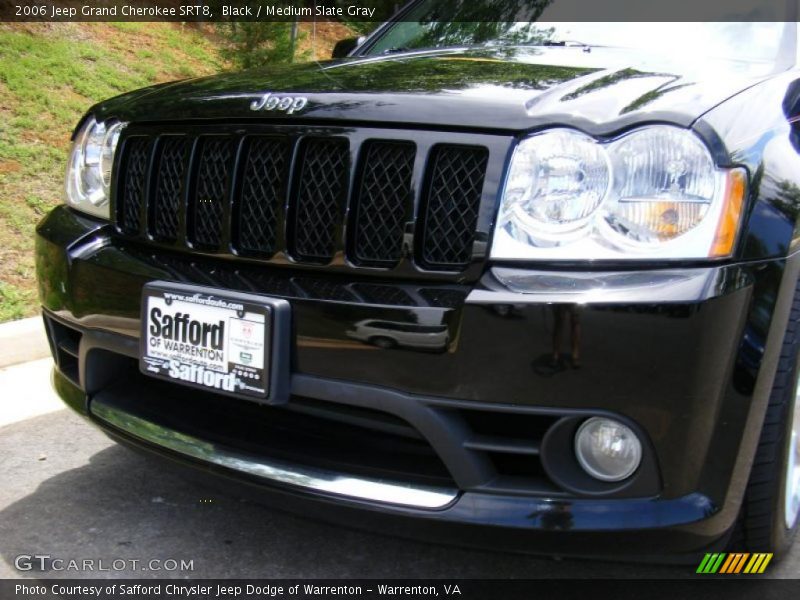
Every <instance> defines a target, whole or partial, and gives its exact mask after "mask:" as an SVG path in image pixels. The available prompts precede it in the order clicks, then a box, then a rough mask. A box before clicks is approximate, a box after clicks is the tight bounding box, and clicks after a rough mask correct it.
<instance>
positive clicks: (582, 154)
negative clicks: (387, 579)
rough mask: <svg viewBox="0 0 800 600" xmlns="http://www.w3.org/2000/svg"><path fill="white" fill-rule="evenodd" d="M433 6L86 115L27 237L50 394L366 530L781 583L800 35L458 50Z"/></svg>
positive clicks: (701, 31) (572, 32)
mask: <svg viewBox="0 0 800 600" xmlns="http://www.w3.org/2000/svg"><path fill="white" fill-rule="evenodd" d="M435 4H436V3H433V2H421V3H412V5H411V6H410V7H409V8H408V9H407V10H406V12H405V13H403V14H402V15H401V17H400V18H401V19H402V20H397V21H393V22H389V23H386V24H384V25H383V26H381V27H380V28H379V29H378V30H377V31H376V32H375V33H374V34H373V35H371V36H370V37H368V38H367V39H366V40H362V41H361V42H360V44H358V45H357V46H356V47H355V48H353V45H352V44H350V48H349V50H350V51H349V55H347V56H344V57H340V58H338V59H335V60H333V61H331V62H326V63H322V64H320V63H315V62H312V63H308V64H301V65H289V66H275V67H272V68H264V69H262V70H254V71H250V72H244V73H239V74H224V75H220V76H215V77H209V78H203V79H195V80H190V81H185V82H180V83H171V84H165V85H157V86H154V87H151V88H147V89H143V90H139V91H135V92H132V93H128V94H125V95H122V96H120V97H117V98H114V99H111V100H108V101H105V102H102V103H100V104H98V105H96V106H94V107H93V108H92V109H91V110H90V111H89V112H88V113H87V115H86V117H85V118H84V119H83V121H82V122H81V123H80V124H79V125H78V127H77V129H76V131H75V134H74V142H75V143H74V149H73V151H72V154H71V158H70V163H69V167H68V174H67V183H66V199H67V201H66V204H65V205H64V206H61V207H59V208H56V209H55V210H53V211H52V212H51V213H50V214H49V215H48V216H47V217H46V218H45V219H44V220H43V221H42V223H41V224H40V225H39V227H38V232H37V249H36V253H37V265H38V277H39V282H40V294H41V302H42V305H43V308H44V320H45V323H46V327H47V332H48V335H49V339H50V341H51V345H52V351H53V355H54V357H55V362H56V367H55V370H54V384H55V387H56V389H57V390H58V392H59V394H60V395H61V397H62V398H63V399H64V401H65V402H66V403H67V404H68V405H69V406H71V407H72V408H74V409H75V410H76V411H78V412H80V413H82V414H84V415H85V416H86V417H88V419H89V420H91V421H92V422H93V423H94V424H96V425H97V426H98V427H100V428H102V429H103V430H104V431H105V432H107V433H108V434H109V435H110V436H112V437H113V438H115V439H117V440H119V441H120V442H123V443H126V444H129V445H131V446H134V447H137V448H139V449H142V450H144V451H150V452H152V453H155V454H158V455H161V456H163V457H166V458H168V459H171V460H172V461H173V462H177V463H185V464H186V465H190V466H192V467H195V468H196V470H199V471H201V472H202V471H205V472H212V473H214V474H216V475H217V476H219V477H221V478H222V479H223V480H225V481H227V482H228V483H227V485H236V486H237V488H241V489H242V490H250V491H256V492H257V493H259V494H261V495H262V496H263V497H264V498H265V499H267V500H269V501H271V502H273V503H274V504H275V505H278V506H284V507H288V508H291V509H293V510H299V511H303V512H305V514H310V515H315V516H316V515H325V516H326V517H327V518H332V519H336V520H338V521H343V522H344V521H346V522H350V523H356V524H358V525H359V526H363V527H378V526H380V527H381V529H382V530H384V531H396V532H402V533H405V532H407V531H411V527H412V526H413V525H421V527H419V528H418V529H419V531H418V532H417V534H416V535H423V536H426V537H428V538H431V539H448V540H452V541H456V542H458V541H459V540H460V541H463V542H464V543H492V544H497V545H501V546H503V547H506V548H516V549H523V550H529V551H535V552H545V553H565V554H570V553H572V554H608V553H610V554H615V555H628V556H632V555H638V556H642V555H647V554H659V555H661V554H669V553H671V554H677V555H684V556H685V557H688V556H689V555H693V554H694V553H696V552H700V551H707V550H710V549H719V548H724V547H725V546H726V545H730V546H731V547H734V548H735V549H738V550H746V549H769V550H773V551H776V552H779V551H780V550H781V549H785V547H786V546H787V545H788V543H789V540H790V538H791V534H792V533H793V531H794V529H795V528H796V520H797V512H798V502H799V498H798V464H800V463H798V462H796V454H797V440H796V435H797V424H798V419H797V417H793V415H794V414H795V391H796V388H797V385H796V381H797V372H798V369H797V362H798V344H800V331H799V330H798V316H799V315H800V293H799V290H800V288H799V287H798V273H799V272H800V255H799V254H798V235H799V234H798V231H800V229H798V208H799V207H800V187H798V183H800V155H799V154H798V152H799V151H800V135H799V134H800V130H799V129H798V123H797V121H798V115H799V114H800V71H798V69H797V64H798V63H797V43H796V40H797V32H796V29H797V28H796V24H795V23H744V24H735V23H734V24H732V23H726V24H721V25H720V24H716V25H715V24H704V23H694V24H692V23H684V24H680V25H666V24H654V25H648V24H637V25H633V24H620V25H616V24H613V23H612V24H602V25H600V24H592V23H572V24H570V23H555V24H551V25H547V26H544V25H541V26H540V25H538V24H537V23H493V24H486V23H481V24H479V25H480V27H476V25H475V23H446V24H443V23H440V22H437V21H436V19H430V18H428V17H429V16H430V15H429V14H428V13H430V11H434V10H435ZM489 25H491V27H489ZM487 31H489V32H490V34H489V35H488V36H487ZM677 38H680V39H681V44H680V45H679V46H680V47H677V45H676V44H675V43H674V40H675V39H677ZM572 40H579V42H574V41H572ZM347 46H348V43H347V42H345V43H342V44H341V45H340V46H339V47H338V48H337V51H336V54H339V55H341V54H343V53H345V50H348V48H347ZM191 470H192V469H189V471H191ZM378 521H380V523H378ZM492 537H494V538H495V539H491V538H492Z"/></svg>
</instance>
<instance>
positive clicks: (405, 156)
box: [350, 141, 416, 267]
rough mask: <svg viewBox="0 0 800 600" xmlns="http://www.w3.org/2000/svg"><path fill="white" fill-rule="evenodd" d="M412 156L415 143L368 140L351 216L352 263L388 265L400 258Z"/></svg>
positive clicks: (408, 198)
mask: <svg viewBox="0 0 800 600" xmlns="http://www.w3.org/2000/svg"><path fill="white" fill-rule="evenodd" d="M415 156H416V147H415V146H414V144H412V143H410V142H393V141H386V142H384V141H371V142H367V144H366V147H365V150H364V151H363V153H362V159H361V166H360V181H359V184H358V197H357V198H356V201H355V202H354V204H353V211H352V215H351V220H350V227H351V231H352V234H351V240H352V245H351V248H352V251H351V252H350V255H351V259H352V260H353V262H354V263H355V264H357V265H362V266H376V267H391V266H393V265H394V264H396V263H397V262H398V261H399V260H400V256H401V253H402V250H403V232H404V226H405V223H406V221H407V218H408V215H409V214H410V212H411V211H410V208H411V203H412V201H413V199H412V179H411V177H412V174H413V171H414V157H415Z"/></svg>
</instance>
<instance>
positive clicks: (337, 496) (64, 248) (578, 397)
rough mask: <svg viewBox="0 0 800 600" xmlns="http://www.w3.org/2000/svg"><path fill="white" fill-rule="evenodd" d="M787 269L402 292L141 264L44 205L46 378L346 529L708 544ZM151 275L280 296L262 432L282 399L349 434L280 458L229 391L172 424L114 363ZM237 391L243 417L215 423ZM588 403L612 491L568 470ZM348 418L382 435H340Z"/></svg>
mask: <svg viewBox="0 0 800 600" xmlns="http://www.w3.org/2000/svg"><path fill="white" fill-rule="evenodd" d="M794 262H795V261H794V260H793V259H789V260H776V261H771V262H768V263H758V264H742V265H728V266H725V267H720V268H715V269H690V268H687V269H685V270H684V271H683V274H681V273H680V272H675V271H654V272H650V273H649V275H648V273H642V272H634V273H627V274H620V273H617V274H602V273H599V274H598V273H595V274H587V273H584V274H576V273H570V274H563V273H561V274H560V273H549V274H543V273H538V274H532V273H531V272H526V271H520V270H515V269H495V270H494V271H492V272H489V273H487V274H486V276H485V277H484V278H483V279H482V280H481V281H480V282H477V283H475V284H470V285H468V284H447V285H438V284H431V283H426V284H422V285H413V284H409V283H401V282H398V281H381V280H379V279H378V280H377V281H373V280H371V279H366V278H365V279H364V280H361V281H342V280H341V279H332V278H326V277H325V276H324V274H319V273H317V272H289V271H288V270H286V269H283V270H281V269H274V270H271V271H270V272H269V273H264V271H265V270H266V269H264V268H259V267H258V266H255V265H244V264H239V263H236V264H235V265H231V264H227V263H225V261H219V260H216V259H214V258H213V257H196V256H193V257H188V256H181V255H178V254H174V255H163V254H153V252H152V251H148V250H147V249H145V248H142V247H137V246H135V245H130V244H129V243H123V242H120V241H118V240H116V239H115V238H114V237H113V235H112V234H111V233H110V232H109V231H108V230H107V228H105V227H103V226H101V225H99V224H98V223H96V222H94V221H92V220H90V219H86V218H84V217H82V216H80V215H77V214H75V213H73V212H71V211H69V210H68V209H64V208H61V209H56V210H55V211H54V212H53V213H51V215H49V216H48V217H47V218H46V219H45V220H44V221H43V222H42V224H41V225H40V227H39V229H38V237H37V269H38V274H39V283H40V295H41V298H42V303H43V306H44V309H45V315H46V321H47V323H48V327H49V330H50V334H51V335H50V337H51V341H52V343H53V352H54V355H55V356H56V359H57V368H56V370H55V374H54V377H55V383H56V387H57V389H58V391H59V393H60V394H61V396H62V397H63V398H64V399H65V400H66V401H67V402H68V404H70V405H71V406H72V407H73V408H75V409H76V410H78V411H79V412H81V413H83V414H86V415H87V416H89V417H90V418H91V419H92V420H93V421H94V422H95V423H97V424H98V425H99V426H100V427H102V428H103V429H104V430H106V431H107V432H109V433H110V434H111V435H113V436H114V437H116V438H118V439H120V440H121V441H124V442H127V443H129V444H132V445H135V446H137V447H140V448H142V449H145V450H149V451H155V452H158V453H159V454H162V455H165V456H169V457H171V458H173V459H175V460H177V461H179V462H185V463H188V464H192V465H194V466H196V467H199V468H200V469H201V470H202V471H214V472H218V473H222V474H224V475H226V476H228V477H234V478H235V479H236V480H237V481H241V482H245V483H246V485H248V486H255V487H257V488H258V489H259V490H260V491H263V492H271V494H270V496H271V497H272V498H273V500H276V501H277V502H278V504H282V505H286V506H288V507H293V508H299V507H301V506H306V505H307V504H308V505H309V508H308V510H312V511H314V512H313V514H317V510H318V508H319V507H321V506H324V507H325V508H326V509H327V510H326V511H325V512H326V513H330V514H336V515H338V518H347V517H352V520H353V521H355V522H356V523H359V524H361V525H366V526H372V517H373V516H375V515H382V516H387V517H393V519H390V520H392V521H393V522H394V525H391V526H390V528H392V527H393V528H394V529H395V530H396V531H399V532H408V531H409V529H408V522H409V520H410V521H411V522H413V523H417V524H422V525H423V530H424V531H423V532H424V534H426V535H428V536H432V537H438V536H439V535H440V534H441V535H444V534H445V531H444V530H445V529H446V530H448V531H447V534H448V537H449V538H451V539H452V538H453V537H454V535H453V534H452V532H451V531H450V529H451V528H452V526H454V525H459V526H463V527H459V528H458V529H459V531H462V533H456V534H455V538H456V539H459V540H461V541H465V542H468V541H469V540H475V532H474V531H472V530H474V529H475V528H480V529H481V532H482V533H481V539H482V540H485V539H487V538H486V537H485V536H486V531H491V532H493V533H496V534H497V535H496V536H495V537H496V538H497V540H498V543H499V545H501V546H504V547H512V548H516V549H525V550H531V551H540V552H548V553H559V554H562V553H569V554H606V553H610V554H617V555H619V554H642V553H646V554H658V555H660V554H665V553H692V552H699V551H702V550H705V549H707V548H709V547H713V546H714V545H715V544H719V543H721V541H722V540H724V538H725V536H726V534H727V532H728V531H729V530H730V528H731V526H732V524H733V522H734V520H735V517H736V515H737V513H738V508H739V504H740V502H741V497H742V493H743V490H744V486H745V485H746V482H747V476H748V473H749V467H750V463H751V461H752V456H753V452H754V449H755V444H756V442H757V439H758V434H759V432H760V426H761V420H762V419H763V413H764V409H765V406H766V404H765V403H766V398H767V395H768V392H769V389H770V385H771V379H772V373H774V366H775V361H776V360H777V349H778V348H779V346H780V341H781V340H782V331H783V328H784V326H785V322H786V318H787V314H788V313H787V312H786V309H785V306H784V305H785V304H786V302H785V296H786V294H785V292H784V289H783V287H784V286H783V285H782V284H783V282H784V281H786V280H789V279H791V277H789V276H787V273H789V274H790V275H791V273H793V272H795V271H796V269H795V267H794ZM153 280H167V281H181V282H183V283H191V284H197V285H204V286H215V287H220V288H226V289H236V290H238V291H250V292H258V293H262V294H264V295H274V296H279V297H284V298H287V299H288V300H289V301H290V302H291V304H292V309H293V315H294V318H293V328H294V334H295V335H294V343H293V349H292V378H291V393H292V400H290V402H289V405H288V406H287V407H284V408H274V407H269V408H268V407H258V408H259V409H260V410H263V411H279V412H273V413H270V417H269V419H270V423H272V424H280V425H281V427H285V428H291V427H295V426H297V420H296V419H294V420H292V419H289V421H291V423H288V421H287V423H283V421H282V419H284V417H285V416H286V415H287V414H288V413H293V414H296V413H297V412H299V413H301V414H305V415H311V416H308V417H307V418H306V421H308V420H310V421H313V419H315V418H323V419H328V418H333V420H334V422H336V423H339V424H342V425H341V427H355V428H356V429H353V430H352V431H353V432H356V433H354V434H353V436H351V439H350V440H349V441H348V444H349V445H346V444H343V443H341V441H337V440H332V439H331V440H328V441H327V442H326V443H329V444H332V445H331V446H330V448H333V450H331V454H330V455H329V456H328V457H327V459H326V460H317V459H318V458H319V454H320V453H321V452H320V451H319V450H317V451H316V454H315V446H314V442H313V441H309V442H308V443H307V444H306V443H305V442H304V445H303V447H302V448H301V449H302V450H304V451H305V452H303V453H302V454H304V456H303V460H301V461H299V462H298V461H294V460H293V458H295V456H294V455H293V454H292V452H293V451H294V450H293V447H290V445H286V444H284V445H283V446H281V447H277V445H276V446H275V447H270V448H266V449H265V447H264V446H263V439H265V438H266V439H273V437H274V439H279V438H280V435H278V434H277V433H275V432H271V433H269V435H266V434H265V431H266V430H265V431H252V430H251V429H250V428H251V427H252V421H253V420H254V419H255V420H257V418H249V417H247V416H246V414H247V411H248V410H250V408H249V405H251V404H252V403H247V402H245V401H236V402H239V404H227V405H224V406H222V407H220V405H219V403H218V402H219V401H217V400H215V399H214V398H207V399H201V400H202V402H205V403H207V408H208V411H207V412H208V413H209V414H213V413H214V412H215V411H216V410H218V409H219V410H221V411H222V412H221V413H220V414H219V419H223V421H219V420H216V421H215V420H214V419H211V418H210V417H209V418H207V419H203V418H195V417H192V418H188V417H184V415H186V414H188V413H187V411H190V410H191V411H193V412H197V410H196V409H195V408H194V406H193V405H192V404H191V403H192V402H196V401H198V400H196V398H197V395H196V394H195V395H194V396H193V397H192V398H187V397H186V395H185V393H184V392H183V391H182V390H180V389H179V388H178V386H172V384H167V387H166V388H165V387H163V386H162V384H160V383H159V384H156V383H155V382H154V381H151V380H149V379H148V378H145V377H144V376H141V375H139V374H138V371H136V369H135V358H136V356H137V352H138V335H139V309H140V294H141V287H142V286H143V285H144V283H146V282H148V281H153ZM765 302H769V310H770V314H771V315H772V319H771V323H772V324H771V326H770V328H769V331H768V332H763V334H762V336H761V337H762V340H761V341H762V344H763V345H762V347H763V350H762V351H761V352H760V356H757V357H755V360H754V358H753V347H752V344H747V343H744V342H743V340H744V339H745V335H744V332H745V331H746V330H747V331H748V335H749V337H750V338H752V337H753V335H754V334H753V327H752V326H751V322H752V321H753V313H754V307H755V306H758V307H760V310H761V313H762V314H763V310H764V305H765ZM365 322H368V323H369V327H374V323H375V322H378V323H380V322H389V323H409V324H419V323H424V324H431V323H436V324H437V325H438V326H440V327H442V328H444V330H445V331H446V335H440V336H439V338H438V339H441V340H442V342H441V343H442V347H441V348H438V349H435V350H438V351H435V352H431V348H430V347H429V346H430V344H429V343H427V344H426V347H424V348H423V347H414V343H413V340H414V338H413V332H412V335H411V336H408V335H406V336H405V337H404V338H402V339H398V340H397V343H395V344H385V343H384V344H380V345H379V344H372V343H370V342H369V340H356V339H354V338H353V337H352V334H350V335H348V333H349V332H352V331H353V329H354V328H358V327H359V324H361V325H360V327H361V328H362V329H364V328H365V325H364V323H365ZM575 340H577V346H578V347H579V351H580V368H571V367H570V361H569V360H564V361H559V362H558V363H555V364H553V363H552V357H553V354H554V350H555V351H557V350H558V349H560V350H561V351H562V352H565V353H569V352H570V347H571V345H574V343H575ZM554 346H557V347H558V348H554ZM745 355H746V357H747V360H744V358H743V357H744V356H745ZM121 382H123V383H122V384H121ZM208 396H211V395H208ZM167 397H169V398H170V400H169V402H161V399H163V398H167ZM156 398H157V399H159V402H155V403H154V402H153V400H154V399H156ZM224 402H230V400H227V399H226V400H224ZM320 403H321V405H323V406H322V408H321V406H320ZM244 404H246V405H248V407H244V406H242V409H241V415H239V416H240V417H241V418H238V420H237V419H233V417H231V419H233V420H232V421H230V422H227V421H224V419H225V418H227V413H229V412H237V411H238V408H234V406H239V405H244ZM204 406H205V405H204ZM334 406H335V407H336V409H335V410H336V411H337V414H336V415H333V416H331V414H329V413H330V411H331V407H334ZM309 407H311V408H309ZM320 410H323V413H325V414H322V413H320ZM326 411H327V412H326ZM378 413H380V414H378ZM594 414H613V415H615V416H616V417H618V418H622V419H624V420H626V421H627V422H628V423H629V424H630V425H631V426H632V427H634V428H635V429H636V430H637V431H638V432H639V433H640V435H641V436H642V437H643V439H644V440H645V446H646V457H645V463H644V464H643V467H642V468H640V470H639V474H638V475H637V476H635V477H634V479H633V482H630V483H628V484H626V485H623V486H618V487H602V486H600V487H598V486H593V485H591V484H590V483H587V482H586V481H585V480H581V479H580V477H579V476H577V477H578V478H577V479H576V478H575V477H576V476H574V473H573V474H571V471H570V468H571V467H570V464H569V456H570V455H571V450H570V448H569V444H568V440H569V437H570V436H569V432H570V431H574V428H575V427H576V424H578V423H579V422H580V420H581V419H583V418H585V416H586V415H594ZM381 415H382V416H381ZM312 417H313V418H312ZM306 421H303V422H302V423H301V424H300V427H306V426H307V422H306ZM222 422H225V425H224V426H222V425H221V423H222ZM275 427H277V425H275ZM226 428H227V429H226ZM358 428H361V429H358ZM364 428H366V429H373V430H374V431H373V433H374V432H375V431H377V432H379V433H380V437H381V438H382V439H381V440H379V441H376V440H374V439H373V438H372V437H370V436H369V435H367V434H364V438H363V439H361V438H360V437H359V435H360V433H361V432H362V430H363V429H364ZM404 428H405V429H404ZM570 428H572V429H570ZM285 430H288V429H285ZM348 431H349V430H348ZM526 431H529V432H530V436H529V437H528V436H527V435H526ZM554 432H555V433H554ZM328 433H329V432H328ZM307 434H308V432H307V431H304V432H303V433H302V435H307ZM314 435H315V436H316V437H314V436H311V437H310V438H309V440H312V439H313V440H319V439H320V436H322V437H324V436H325V435H326V432H320V431H316V432H314ZM334 437H335V436H334ZM404 437H405V438H407V439H405V441H402V440H400V438H404ZM395 438H397V440H398V441H397V445H396V446H392V447H384V446H385V444H386V440H387V439H392V440H395ZM243 440H248V443H245V442H243ZM410 440H413V441H410ZM565 440H567V441H565ZM287 444H289V442H287ZM358 444H362V445H361V446H359V445H358ZM370 444H373V445H370ZM559 444H560V445H559ZM297 448H299V446H297V447H296V448H295V449H297ZM326 448H327V447H326ZM373 449H374V450H373ZM334 454H335V457H334ZM367 455H370V456H371V460H366V458H364V461H363V462H364V463H369V464H360V462H359V460H358V457H359V456H362V457H366V456H367ZM354 457H355V458H354ZM509 457H513V458H511V459H510V458H509ZM311 463H316V464H311ZM342 465H348V466H349V467H350V469H349V470H343V467H342ZM386 486H388V487H386ZM392 486H393V487H392ZM365 515H370V516H369V517H366V516H365ZM464 530H466V533H464V532H463V531H464ZM609 540H613V543H612V544H604V543H603V542H604V541H605V542H608V541H609ZM621 548H624V550H621ZM587 549H591V550H587Z"/></svg>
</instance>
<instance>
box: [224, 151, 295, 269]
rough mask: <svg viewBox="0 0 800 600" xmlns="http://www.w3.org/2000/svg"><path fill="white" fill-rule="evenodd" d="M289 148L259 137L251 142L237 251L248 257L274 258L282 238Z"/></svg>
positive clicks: (240, 211) (239, 214)
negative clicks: (280, 217)
mask: <svg viewBox="0 0 800 600" xmlns="http://www.w3.org/2000/svg"><path fill="white" fill-rule="evenodd" d="M289 149H290V148H289V144H287V143H286V141H285V140H281V139H279V138H270V137H256V138H252V139H250V140H249V143H248V147H247V162H246V163H245V167H244V173H243V174H242V195H241V200H240V203H239V205H238V232H239V233H238V239H237V240H236V247H237V249H238V250H239V251H240V252H244V253H246V254H260V255H265V256H272V255H273V254H274V253H275V250H276V244H277V238H278V213H279V212H280V211H281V210H282V206H283V204H284V197H285V194H286V179H287V175H288V166H289Z"/></svg>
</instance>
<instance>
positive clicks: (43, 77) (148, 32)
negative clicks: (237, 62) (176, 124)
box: [0, 22, 353, 322]
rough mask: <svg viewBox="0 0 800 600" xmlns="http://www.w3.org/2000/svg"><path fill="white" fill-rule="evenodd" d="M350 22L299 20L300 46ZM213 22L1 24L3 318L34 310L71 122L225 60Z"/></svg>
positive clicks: (316, 46)
mask: <svg viewBox="0 0 800 600" xmlns="http://www.w3.org/2000/svg"><path fill="white" fill-rule="evenodd" d="M351 35H353V32H352V31H351V30H350V29H349V28H347V26H345V25H343V24H341V23H335V22H331V23H318V24H317V28H316V37H314V36H313V35H312V34H311V26H310V24H301V37H300V40H301V41H300V44H299V47H298V52H297V54H298V55H303V56H307V57H309V58H312V57H313V58H317V59H320V58H327V57H329V56H330V52H331V49H332V47H333V45H334V44H335V42H336V41H337V40H338V39H342V38H344V37H349V36H351ZM221 43H222V42H221V40H220V39H219V38H218V37H217V36H216V35H214V33H213V29H211V28H210V27H205V28H204V29H199V28H197V27H194V26H191V25H183V24H179V23H55V24H31V23H26V24H21V23H15V24H0V322H2V321H7V320H10V319H18V318H22V317H26V316H30V315H33V314H35V313H36V312H37V310H38V299H37V295H36V285H35V283H36V282H35V274H34V267H33V240H34V228H35V227H36V223H37V222H38V221H39V220H40V219H41V218H42V217H43V216H44V215H45V214H46V213H47V212H48V211H49V210H50V209H51V208H52V207H54V206H56V205H57V204H58V203H59V202H61V196H62V189H63V181H64V168H65V165H66V160H67V153H68V151H69V137H70V134H71V133H72V129H73V127H74V126H75V124H76V123H77V122H78V120H79V119H80V118H81V116H82V115H83V114H84V113H85V111H86V110H87V109H88V108H89V107H90V106H91V105H92V104H94V103H96V102H98V101H100V100H104V99H106V98H110V97H112V96H116V95H118V94H121V93H124V92H126V91H129V90H134V89H137V88H140V87H143V86H147V85H151V84H154V83H161V82H164V81H173V80H177V79H186V78H189V77H197V76H201V75H208V74H211V73H215V72H218V71H220V70H223V69H226V68H228V66H229V65H228V64H226V63H225V62H224V61H223V60H222V59H221V58H220V57H221V52H220V51H221V50H222V46H221Z"/></svg>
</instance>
